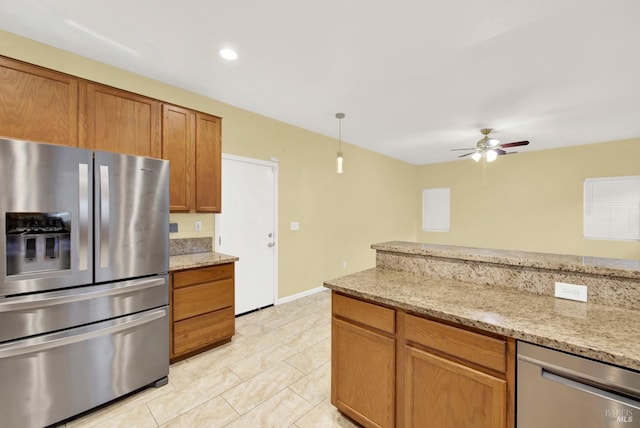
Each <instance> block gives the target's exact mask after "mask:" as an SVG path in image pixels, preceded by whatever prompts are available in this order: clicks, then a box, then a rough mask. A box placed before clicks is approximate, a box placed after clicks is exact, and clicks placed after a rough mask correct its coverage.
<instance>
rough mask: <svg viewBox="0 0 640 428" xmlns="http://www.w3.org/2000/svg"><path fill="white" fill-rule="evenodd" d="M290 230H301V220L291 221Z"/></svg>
mask: <svg viewBox="0 0 640 428" xmlns="http://www.w3.org/2000/svg"><path fill="white" fill-rule="evenodd" d="M289 230H300V222H299V221H292V222H291V223H289Z"/></svg>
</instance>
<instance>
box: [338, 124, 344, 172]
mask: <svg viewBox="0 0 640 428" xmlns="http://www.w3.org/2000/svg"><path fill="white" fill-rule="evenodd" d="M336 119H338V157H337V158H336V172H337V173H338V174H342V171H343V168H342V164H343V162H344V158H343V157H342V119H344V113H336Z"/></svg>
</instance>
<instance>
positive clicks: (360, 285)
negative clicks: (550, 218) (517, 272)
mask: <svg viewBox="0 0 640 428" xmlns="http://www.w3.org/2000/svg"><path fill="white" fill-rule="evenodd" d="M324 286H325V287H326V288H329V289H331V290H334V291H338V292H341V293H344V294H347V295H351V296H353V297H357V298H361V299H365V300H368V301H371V302H374V303H379V304H383V305H386V306H389V307H393V308H396V309H402V310H405V311H407V312H411V313H415V314H418V315H425V316H429V317H432V318H436V319H440V320H443V321H448V322H452V323H455V324H459V325H462V326H467V327H473V328H476V329H479V330H483V331H486V332H490V333H495V334H499V335H502V336H506V337H512V338H514V339H517V340H523V341H526V342H530V343H534V344H538V345H542V346H546V347H549V348H553V349H557V350H560V351H565V352H569V353H572V354H575V355H580V356H583V357H587V358H591V359H594V360H598V361H603V362H606V363H611V364H615V365H618V366H622V367H626V368H629V369H632V370H636V371H640V344H638V342H639V341H638V340H637V331H640V311H634V310H629V309H620V308H616V307H609V306H604V305H596V304H590V303H582V302H573V301H567V300H562V299H556V298H553V297H548V296H541V295H537V294H533V293H529V292H525V291H518V290H513V289H507V288H502V287H496V286H483V285H476V284H468V283H463V282H456V281H446V280H439V279H435V278H425V277H424V276H418V275H415V274H411V273H407V272H399V271H392V270H386V269H380V268H372V269H369V270H365V271H362V272H358V273H355V274H352V275H347V276H345V277H341V278H337V279H334V280H329V281H325V282H324ZM607 320H608V322H606V321H607Z"/></svg>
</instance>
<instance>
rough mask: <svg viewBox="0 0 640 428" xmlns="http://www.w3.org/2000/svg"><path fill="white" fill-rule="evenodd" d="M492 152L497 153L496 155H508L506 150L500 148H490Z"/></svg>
mask: <svg viewBox="0 0 640 428" xmlns="http://www.w3.org/2000/svg"><path fill="white" fill-rule="evenodd" d="M492 150H493V151H494V152H496V153H498V155H508V153H507V152H505V151H504V150H502V149H492Z"/></svg>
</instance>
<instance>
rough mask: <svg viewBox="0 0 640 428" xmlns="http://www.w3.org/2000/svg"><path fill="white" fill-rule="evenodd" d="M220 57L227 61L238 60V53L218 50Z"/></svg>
mask: <svg viewBox="0 0 640 428" xmlns="http://www.w3.org/2000/svg"><path fill="white" fill-rule="evenodd" d="M220 56H221V57H222V58H224V59H227V60H229V61H235V60H236V59H238V53H237V52H236V51H234V50H233V49H231V48H224V49H220Z"/></svg>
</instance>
